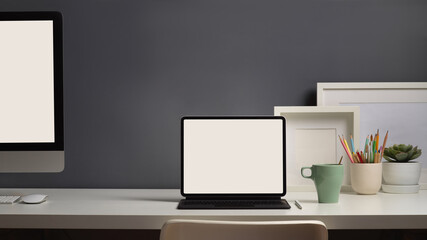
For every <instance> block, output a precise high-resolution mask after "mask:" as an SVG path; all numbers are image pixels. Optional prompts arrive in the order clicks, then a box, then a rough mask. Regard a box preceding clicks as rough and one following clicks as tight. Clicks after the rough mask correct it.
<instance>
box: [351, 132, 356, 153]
mask: <svg viewBox="0 0 427 240" xmlns="http://www.w3.org/2000/svg"><path fill="white" fill-rule="evenodd" d="M350 141H351V148H352V149H353V151H352V153H355V152H356V149H355V148H354V141H353V136H352V135H350Z"/></svg>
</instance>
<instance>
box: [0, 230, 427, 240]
mask: <svg viewBox="0 0 427 240" xmlns="http://www.w3.org/2000/svg"><path fill="white" fill-rule="evenodd" d="M159 237H160V230H88V229H73V230H69V229H67V230H61V229H0V239H2V240H3V239H4V240H21V239H32V240H89V239H90V240H94V239H95V240H96V239H103V240H115V239H117V240H122V239H126V240H134V239H135V240H158V239H159ZM341 239H345V240H361V239H363V240H426V239H427V230H329V240H341Z"/></svg>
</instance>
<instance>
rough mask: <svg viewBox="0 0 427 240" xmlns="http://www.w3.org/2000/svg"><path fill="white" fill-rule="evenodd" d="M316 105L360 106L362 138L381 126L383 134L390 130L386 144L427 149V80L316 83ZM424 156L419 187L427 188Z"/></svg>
mask: <svg viewBox="0 0 427 240" xmlns="http://www.w3.org/2000/svg"><path fill="white" fill-rule="evenodd" d="M317 105H318V106H359V107H360V117H361V119H360V137H361V138H362V139H361V140H362V141H363V139H364V138H366V136H367V135H368V134H373V133H374V132H375V131H376V129H379V130H380V134H381V137H383V136H384V134H385V133H386V131H389V136H388V140H387V146H391V145H393V144H395V143H403V144H412V145H417V146H418V147H419V148H421V149H424V151H426V150H427V137H426V136H427V82H367V83H362V82H357V83H354V82H348V83H317ZM382 142H383V140H382V139H381V140H380V143H382ZM423 158H424V159H425V158H426V157H425V155H421V157H420V159H419V160H420V162H421V163H422V164H423V165H422V170H421V178H420V189H427V161H425V160H424V161H423Z"/></svg>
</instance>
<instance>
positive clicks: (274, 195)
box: [181, 116, 286, 199]
mask: <svg viewBox="0 0 427 240" xmlns="http://www.w3.org/2000/svg"><path fill="white" fill-rule="evenodd" d="M212 119H219V120H222V119H224V120H227V119H236V120H239V119H242V120H252V119H254V120H256V119H261V120H264V119H265V120H271V119H275V120H281V121H282V131H283V133H282V137H283V148H282V149H283V164H282V166H283V169H282V171H283V172H282V176H283V190H282V192H281V193H255V194H254V193H224V194H223V193H213V194H210V193H200V194H199V193H185V189H184V122H185V121H186V120H212ZM285 146H286V119H285V118H284V117H283V116H185V117H182V118H181V195H182V196H184V197H186V198H209V199H213V198H227V199H228V198H238V199H244V198H248V199H254V198H277V197H282V196H285V195H286V147H285Z"/></svg>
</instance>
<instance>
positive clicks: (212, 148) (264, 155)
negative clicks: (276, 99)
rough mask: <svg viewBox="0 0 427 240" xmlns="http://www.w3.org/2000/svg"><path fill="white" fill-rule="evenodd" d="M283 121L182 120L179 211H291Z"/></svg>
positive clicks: (269, 119)
mask: <svg viewBox="0 0 427 240" xmlns="http://www.w3.org/2000/svg"><path fill="white" fill-rule="evenodd" d="M285 125H286V121H285V118H283V117H280V116H267V117H260V116H256V117H249V116H245V117H183V118H182V119H181V194H182V196H184V197H185V199H182V200H181V201H180V202H179V204H178V209H289V208H290V206H289V204H288V202H287V201H286V200H284V199H282V197H283V196H285V194H286V176H285V175H286V174H285V173H286V161H285V156H286V154H285V147H284V146H285V140H286V137H285V136H286V133H285V131H286V130H285V129H286V128H285Z"/></svg>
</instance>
